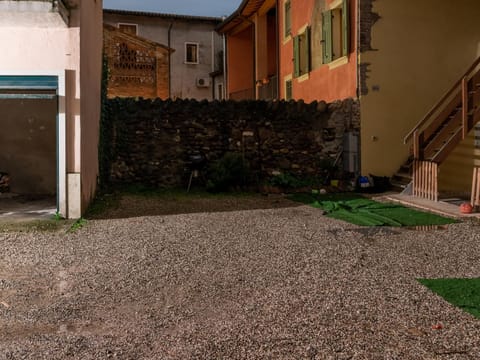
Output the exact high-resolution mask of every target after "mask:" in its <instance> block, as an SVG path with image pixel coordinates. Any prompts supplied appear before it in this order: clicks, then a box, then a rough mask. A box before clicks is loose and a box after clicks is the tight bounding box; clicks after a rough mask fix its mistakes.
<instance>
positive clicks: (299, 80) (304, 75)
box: [297, 73, 310, 83]
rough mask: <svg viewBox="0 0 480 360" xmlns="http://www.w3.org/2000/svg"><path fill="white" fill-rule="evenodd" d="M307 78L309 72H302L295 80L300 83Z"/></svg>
mask: <svg viewBox="0 0 480 360" xmlns="http://www.w3.org/2000/svg"><path fill="white" fill-rule="evenodd" d="M309 78H310V74H309V73H306V74H303V75H301V76H299V77H298V78H297V81H298V82H299V83H301V82H304V81H305V80H308V79H309Z"/></svg>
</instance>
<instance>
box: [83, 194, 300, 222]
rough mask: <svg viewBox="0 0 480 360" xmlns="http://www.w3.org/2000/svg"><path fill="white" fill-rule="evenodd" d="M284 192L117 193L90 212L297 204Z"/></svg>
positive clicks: (96, 215) (115, 215)
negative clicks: (286, 196) (266, 193)
mask: <svg viewBox="0 0 480 360" xmlns="http://www.w3.org/2000/svg"><path fill="white" fill-rule="evenodd" d="M297 206H300V204H299V203H296V202H293V201H291V200H288V199H287V198H285V197H284V196H283V195H260V194H240V195H226V194H222V195H212V194H204V193H202V194H180V193H177V194H143V195H142V194H125V193H122V194H113V195H106V196H103V197H102V198H100V199H99V201H97V203H96V204H94V205H93V207H92V208H91V211H89V212H88V213H87V216H86V217H87V218H89V219H124V218H131V217H138V216H156V215H175V214H192V213H203V212H225V211H239V210H256V209H278V208H287V207H297Z"/></svg>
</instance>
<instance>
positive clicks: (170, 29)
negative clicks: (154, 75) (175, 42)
mask: <svg viewBox="0 0 480 360" xmlns="http://www.w3.org/2000/svg"><path fill="white" fill-rule="evenodd" d="M172 27H173V22H171V23H170V25H169V26H168V45H167V46H168V98H169V99H171V98H172V51H171V43H172V41H171V38H172V37H171V36H172Z"/></svg>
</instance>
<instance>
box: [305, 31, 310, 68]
mask: <svg viewBox="0 0 480 360" xmlns="http://www.w3.org/2000/svg"><path fill="white" fill-rule="evenodd" d="M310 49H311V44H310V26H309V27H307V28H306V29H305V54H304V56H305V59H306V62H305V63H306V69H305V73H308V72H310V70H311V66H310V63H311V62H310V59H311V56H310V52H311V50H310Z"/></svg>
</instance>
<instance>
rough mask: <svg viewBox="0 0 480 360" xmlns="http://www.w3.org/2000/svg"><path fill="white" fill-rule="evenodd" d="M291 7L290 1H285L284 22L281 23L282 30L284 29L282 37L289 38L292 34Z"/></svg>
mask: <svg viewBox="0 0 480 360" xmlns="http://www.w3.org/2000/svg"><path fill="white" fill-rule="evenodd" d="M291 7H292V4H291V2H290V0H287V1H285V4H284V10H285V11H284V13H285V18H284V22H283V25H284V29H285V32H284V37H289V36H290V35H291V33H292V15H291Z"/></svg>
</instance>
